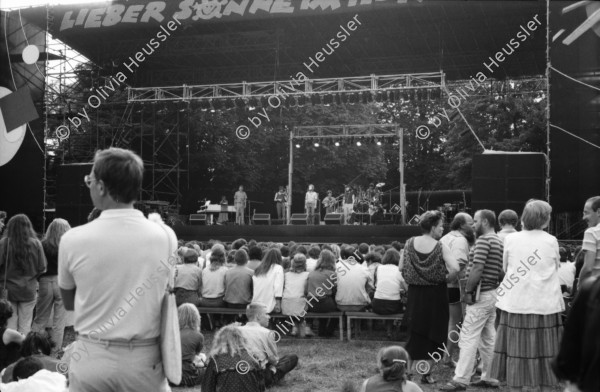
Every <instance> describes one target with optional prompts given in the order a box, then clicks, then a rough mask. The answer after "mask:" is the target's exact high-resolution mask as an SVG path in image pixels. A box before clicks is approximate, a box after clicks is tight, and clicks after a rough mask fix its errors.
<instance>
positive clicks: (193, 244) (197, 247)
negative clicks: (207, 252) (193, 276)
mask: <svg viewBox="0 0 600 392" xmlns="http://www.w3.org/2000/svg"><path fill="white" fill-rule="evenodd" d="M185 247H186V248H192V249H194V250H195V251H196V253H197V254H198V262H197V263H196V265H197V266H198V267H200V269H204V264H205V263H204V258H203V257H201V256H200V255H201V254H202V248H200V245H198V242H197V241H190V242H188V243H187V244H185Z"/></svg>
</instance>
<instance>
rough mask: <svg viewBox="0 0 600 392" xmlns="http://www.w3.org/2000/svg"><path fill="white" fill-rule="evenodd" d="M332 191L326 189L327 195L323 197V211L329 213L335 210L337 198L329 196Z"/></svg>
mask: <svg viewBox="0 0 600 392" xmlns="http://www.w3.org/2000/svg"><path fill="white" fill-rule="evenodd" d="M331 194H332V192H331V191H327V197H326V198H324V199H323V207H325V213H326V214H331V213H333V212H335V206H336V204H337V199H336V198H335V197H333V196H331Z"/></svg>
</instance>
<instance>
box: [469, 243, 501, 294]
mask: <svg viewBox="0 0 600 392" xmlns="http://www.w3.org/2000/svg"><path fill="white" fill-rule="evenodd" d="M503 252H504V246H503V245H502V240H501V239H500V238H499V237H498V235H496V233H488V234H484V235H482V236H480V237H478V238H477V241H476V242H475V246H474V247H473V248H471V252H470V253H469V271H468V272H467V277H468V274H469V273H470V272H471V268H472V266H473V263H481V264H483V272H482V274H481V280H480V282H481V291H482V292H483V291H488V290H494V289H495V288H496V287H498V286H499V285H500V273H501V272H502V254H503Z"/></svg>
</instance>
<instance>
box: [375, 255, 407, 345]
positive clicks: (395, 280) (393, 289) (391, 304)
mask: <svg viewBox="0 0 600 392" xmlns="http://www.w3.org/2000/svg"><path fill="white" fill-rule="evenodd" d="M399 264H400V253H398V251H397V250H396V249H394V248H390V249H388V250H387V251H385V254H384V255H383V259H382V260H381V265H380V266H378V267H377V269H376V270H375V274H374V276H375V277H374V284H375V295H374V297H373V313H377V314H382V315H386V314H397V313H401V312H402V310H403V308H404V306H403V305H402V301H401V295H402V294H404V293H406V290H407V289H408V287H407V285H406V282H405V281H404V278H403V277H402V273H401V272H400V269H399ZM392 323H393V321H392V320H387V321H386V322H385V325H386V330H387V336H388V338H391V337H392Z"/></svg>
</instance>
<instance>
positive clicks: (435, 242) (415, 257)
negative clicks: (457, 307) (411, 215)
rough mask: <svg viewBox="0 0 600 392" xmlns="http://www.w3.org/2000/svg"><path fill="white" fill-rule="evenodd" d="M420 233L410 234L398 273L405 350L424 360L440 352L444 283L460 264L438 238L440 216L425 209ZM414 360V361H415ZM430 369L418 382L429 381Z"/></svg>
mask: <svg viewBox="0 0 600 392" xmlns="http://www.w3.org/2000/svg"><path fill="white" fill-rule="evenodd" d="M419 224H420V226H421V231H422V233H423V234H422V235H421V236H419V237H413V238H410V239H409V240H408V241H407V242H406V245H405V247H404V260H403V265H402V277H403V278H404V280H405V281H406V283H407V284H408V303H407V307H406V315H405V320H406V321H407V322H408V341H407V343H406V346H405V348H406V351H408V353H409V355H410V357H411V358H412V359H413V360H414V361H422V360H424V361H427V362H428V364H429V368H430V369H431V365H432V364H433V361H431V358H432V357H431V356H430V355H433V353H437V354H438V355H439V356H440V357H441V356H442V355H443V352H441V351H442V348H443V346H444V344H445V342H446V339H447V337H448V319H449V313H448V287H447V282H451V281H453V280H454V279H455V278H456V274H457V273H458V271H459V269H460V267H459V265H458V262H457V261H456V259H455V258H454V256H453V255H452V252H450V249H448V247H447V246H445V245H443V244H441V243H440V242H439V239H440V238H442V234H443V232H444V216H443V215H442V213H441V212H439V211H427V212H425V213H424V214H423V215H421V217H420V223H419ZM415 364H416V363H415ZM434 382H435V381H434V380H433V379H432V378H431V373H427V374H423V375H422V377H421V383H424V384H432V383H434Z"/></svg>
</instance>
